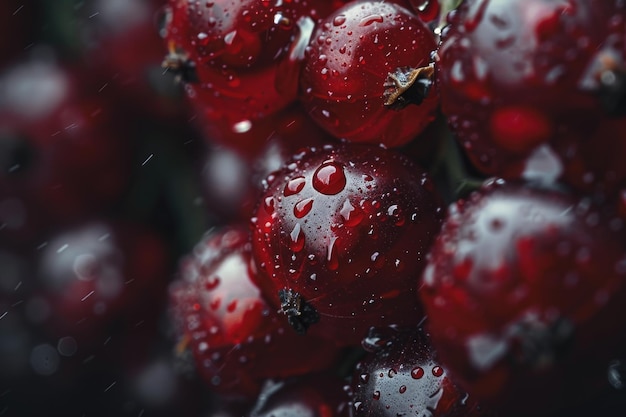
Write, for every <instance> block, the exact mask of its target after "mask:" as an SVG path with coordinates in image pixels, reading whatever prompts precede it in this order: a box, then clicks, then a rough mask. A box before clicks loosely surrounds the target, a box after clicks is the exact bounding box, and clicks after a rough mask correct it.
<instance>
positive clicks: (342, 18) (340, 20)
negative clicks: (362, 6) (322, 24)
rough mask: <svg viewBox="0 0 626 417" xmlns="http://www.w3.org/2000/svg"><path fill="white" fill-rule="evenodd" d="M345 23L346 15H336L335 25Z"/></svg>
mask: <svg viewBox="0 0 626 417" xmlns="http://www.w3.org/2000/svg"><path fill="white" fill-rule="evenodd" d="M344 23H346V17H345V16H344V15H342V14H340V15H338V16H335V18H334V19H333V25H335V26H341V25H343V24H344Z"/></svg>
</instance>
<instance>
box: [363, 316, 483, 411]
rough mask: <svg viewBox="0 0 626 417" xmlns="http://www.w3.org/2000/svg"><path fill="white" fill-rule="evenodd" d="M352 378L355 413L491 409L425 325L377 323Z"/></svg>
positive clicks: (365, 344)
mask: <svg viewBox="0 0 626 417" xmlns="http://www.w3.org/2000/svg"><path fill="white" fill-rule="evenodd" d="M363 343H364V345H363V346H364V347H365V348H366V349H367V350H368V351H369V353H368V354H367V356H365V358H364V359H362V360H361V361H360V362H359V363H358V364H357V366H356V368H355V370H354V374H353V378H352V400H353V404H354V416H355V417H357V416H377V417H385V416H389V417H396V416H403V415H417V416H422V415H429V416H432V417H439V416H447V417H455V416H456V417H470V416H472V417H478V416H483V415H487V414H486V413H484V412H483V411H482V410H481V409H480V408H479V406H478V404H477V403H476V402H475V401H473V399H472V398H470V397H469V395H467V394H466V393H465V392H463V391H461V390H460V389H459V388H458V387H457V386H456V385H455V384H454V382H453V380H451V379H450V377H449V376H448V374H447V372H446V371H445V369H444V368H443V366H442V365H441V363H440V361H439V360H438V359H437V358H436V354H435V351H434V349H433V348H432V346H431V344H430V340H429V338H428V336H427V335H426V333H425V332H424V331H423V330H422V329H421V328H420V327H415V328H391V327H390V328H378V329H376V328H372V329H371V330H370V332H369V333H368V335H367V337H366V338H365V339H364V342H363Z"/></svg>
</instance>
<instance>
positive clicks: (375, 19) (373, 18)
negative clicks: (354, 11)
mask: <svg viewBox="0 0 626 417" xmlns="http://www.w3.org/2000/svg"><path fill="white" fill-rule="evenodd" d="M384 21H385V18H384V17H383V16H382V15H380V14H372V15H369V16H365V17H364V18H363V19H361V21H359V26H369V25H371V24H373V23H383V22H384Z"/></svg>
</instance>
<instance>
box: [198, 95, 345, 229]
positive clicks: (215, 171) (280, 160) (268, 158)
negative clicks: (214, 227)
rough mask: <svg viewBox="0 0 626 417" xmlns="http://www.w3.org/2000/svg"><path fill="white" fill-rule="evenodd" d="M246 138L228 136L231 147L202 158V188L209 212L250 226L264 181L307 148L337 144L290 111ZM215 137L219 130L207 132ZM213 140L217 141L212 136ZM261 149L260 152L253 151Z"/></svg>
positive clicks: (254, 126) (301, 114)
mask: <svg viewBox="0 0 626 417" xmlns="http://www.w3.org/2000/svg"><path fill="white" fill-rule="evenodd" d="M249 127H250V129H249V130H247V131H246V132H242V133H239V134H237V133H234V132H232V131H231V132H229V136H230V137H231V138H232V141H231V142H230V144H231V145H232V144H233V143H235V142H236V143H239V144H241V148H238V149H237V150H239V149H240V150H241V151H242V152H237V150H235V149H234V148H233V147H232V146H219V145H218V146H215V145H214V146H210V148H209V149H208V151H207V155H206V157H205V158H203V161H202V167H201V178H200V180H201V185H202V190H203V191H204V192H205V194H204V201H205V202H206V204H207V206H208V207H209V208H210V209H211V210H212V211H213V212H215V213H216V214H218V215H220V217H222V218H224V219H225V220H226V221H233V220H238V221H247V220H249V219H250V217H251V216H252V215H253V211H254V209H255V207H256V205H257V202H258V199H259V198H260V195H261V194H262V193H263V189H262V187H261V183H262V180H263V179H265V177H267V175H268V174H270V173H271V172H273V171H276V170H278V169H280V168H281V167H282V165H283V164H284V163H285V162H286V161H287V160H289V158H291V156H292V155H293V154H294V153H296V152H297V151H298V150H300V149H302V148H304V147H307V146H322V145H324V144H328V143H334V142H335V141H334V139H333V138H332V137H331V136H329V135H328V134H327V133H326V132H324V131H323V130H321V129H320V128H319V127H318V126H317V125H316V124H315V123H313V121H312V120H311V119H310V118H308V117H307V115H306V113H304V111H303V110H302V108H300V106H291V107H289V108H287V109H285V110H282V111H280V112H278V113H276V114H275V115H272V116H271V117H269V118H267V119H264V120H262V121H260V122H259V123H255V124H251V125H250V126H249ZM207 128H209V130H210V131H215V130H217V129H216V128H218V126H215V125H213V126H211V127H209V126H207ZM210 137H213V135H211V136H210ZM246 142H247V143H256V144H259V145H260V146H262V147H261V148H260V149H251V148H250V146H246Z"/></svg>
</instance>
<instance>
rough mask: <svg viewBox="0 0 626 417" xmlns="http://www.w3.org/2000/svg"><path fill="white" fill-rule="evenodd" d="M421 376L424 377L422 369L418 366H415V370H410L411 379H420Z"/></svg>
mask: <svg viewBox="0 0 626 417" xmlns="http://www.w3.org/2000/svg"><path fill="white" fill-rule="evenodd" d="M423 376H424V369H423V368H421V367H420V366H416V367H415V368H413V369H411V377H412V378H413V379H420V378H421V377H423Z"/></svg>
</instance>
